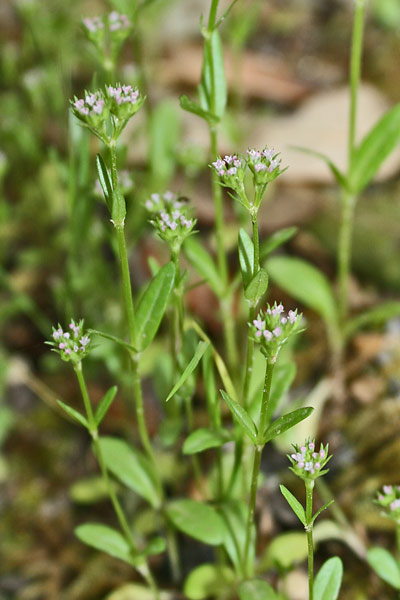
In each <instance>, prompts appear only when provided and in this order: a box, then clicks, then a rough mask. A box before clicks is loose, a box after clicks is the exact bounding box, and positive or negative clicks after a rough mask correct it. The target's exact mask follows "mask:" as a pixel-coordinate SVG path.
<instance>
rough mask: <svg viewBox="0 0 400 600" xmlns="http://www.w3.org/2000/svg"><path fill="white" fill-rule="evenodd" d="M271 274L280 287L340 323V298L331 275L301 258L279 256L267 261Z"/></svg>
mask: <svg viewBox="0 0 400 600" xmlns="http://www.w3.org/2000/svg"><path fill="white" fill-rule="evenodd" d="M267 269H268V273H269V275H270V277H271V278H272V279H273V280H274V281H275V283H276V284H277V285H279V287H280V288H282V289H283V290H285V292H288V293H289V294H290V295H291V296H293V298H296V300H300V302H302V303H303V304H304V305H305V306H308V307H309V308H312V309H313V310H315V311H316V312H317V313H318V314H319V315H320V316H321V317H322V318H323V319H324V320H325V321H326V322H327V323H328V325H329V326H331V327H332V326H333V327H335V328H337V327H338V313H337V308H336V302H335V298H334V295H333V293H332V289H331V285H330V283H329V281H328V279H327V278H326V277H325V275H324V274H323V273H321V271H319V270H318V269H317V268H316V267H314V266H313V265H311V264H309V263H307V262H306V261H304V260H302V259H300V258H293V257H290V256H275V257H272V258H270V259H269V260H268V261H267Z"/></svg>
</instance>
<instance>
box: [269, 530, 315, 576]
mask: <svg viewBox="0 0 400 600" xmlns="http://www.w3.org/2000/svg"><path fill="white" fill-rule="evenodd" d="M305 558H307V535H306V533H305V532H301V531H288V532H287V533H282V534H281V535H277V536H275V537H274V539H273V540H272V541H271V543H270V544H269V545H268V547H267V550H266V552H265V553H264V555H263V556H262V557H261V559H260V563H259V569H260V572H261V571H264V570H268V569H271V568H276V567H278V569H282V570H286V569H288V570H289V569H292V568H293V565H294V564H295V563H299V562H302V561H303V560H304V559H305Z"/></svg>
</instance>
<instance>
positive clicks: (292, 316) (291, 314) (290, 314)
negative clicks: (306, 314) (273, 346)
mask: <svg viewBox="0 0 400 600" xmlns="http://www.w3.org/2000/svg"><path fill="white" fill-rule="evenodd" d="M288 318H289V321H290V323H292V324H293V323H296V320H297V315H296V313H295V312H294V310H289V312H288Z"/></svg>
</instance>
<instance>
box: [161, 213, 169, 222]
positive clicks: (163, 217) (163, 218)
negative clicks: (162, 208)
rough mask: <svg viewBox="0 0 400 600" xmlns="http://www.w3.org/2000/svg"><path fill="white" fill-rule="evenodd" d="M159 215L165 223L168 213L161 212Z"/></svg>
mask: <svg viewBox="0 0 400 600" xmlns="http://www.w3.org/2000/svg"><path fill="white" fill-rule="evenodd" d="M160 217H161V219H162V220H163V221H164V222H165V223H167V222H168V221H169V215H168V214H167V213H166V212H162V213H161V215H160Z"/></svg>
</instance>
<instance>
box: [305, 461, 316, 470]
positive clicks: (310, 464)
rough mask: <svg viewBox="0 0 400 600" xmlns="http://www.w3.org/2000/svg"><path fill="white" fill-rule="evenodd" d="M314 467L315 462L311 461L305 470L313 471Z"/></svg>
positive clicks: (307, 463)
mask: <svg viewBox="0 0 400 600" xmlns="http://www.w3.org/2000/svg"><path fill="white" fill-rule="evenodd" d="M313 469H314V465H313V463H312V462H311V461H308V462H306V466H305V467H304V470H305V471H313ZM313 472H314V471H313Z"/></svg>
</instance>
